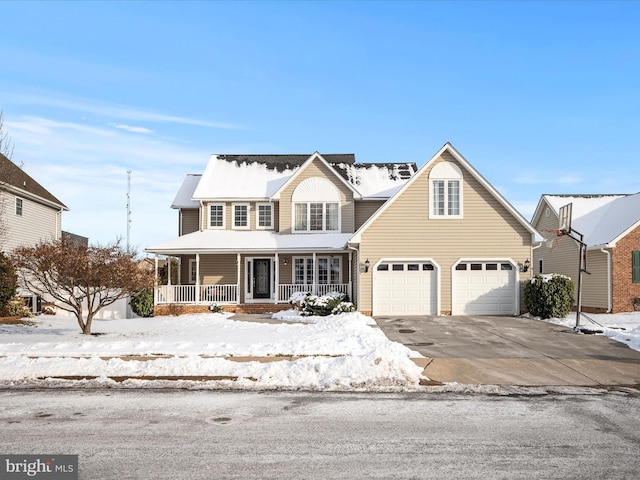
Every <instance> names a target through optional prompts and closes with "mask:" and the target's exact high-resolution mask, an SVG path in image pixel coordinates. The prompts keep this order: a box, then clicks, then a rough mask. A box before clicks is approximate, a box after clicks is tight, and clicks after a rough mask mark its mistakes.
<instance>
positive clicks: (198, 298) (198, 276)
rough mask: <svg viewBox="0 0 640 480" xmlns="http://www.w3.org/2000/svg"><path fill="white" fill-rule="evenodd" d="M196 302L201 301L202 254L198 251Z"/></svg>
mask: <svg viewBox="0 0 640 480" xmlns="http://www.w3.org/2000/svg"><path fill="white" fill-rule="evenodd" d="M195 299H196V303H200V254H199V253H196V296H195Z"/></svg>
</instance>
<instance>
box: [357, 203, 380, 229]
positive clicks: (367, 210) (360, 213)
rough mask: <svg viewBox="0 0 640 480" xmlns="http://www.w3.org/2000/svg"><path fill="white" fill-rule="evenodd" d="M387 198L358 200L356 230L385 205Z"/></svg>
mask: <svg viewBox="0 0 640 480" xmlns="http://www.w3.org/2000/svg"><path fill="white" fill-rule="evenodd" d="M385 201H386V200H366V201H365V200H358V201H356V202H355V230H358V229H359V228H360V227H361V226H362V225H364V223H365V222H366V221H367V220H369V219H370V218H371V216H372V215H373V214H374V213H376V211H377V210H378V209H379V208H380V207H381V206H382V205H384V203H385Z"/></svg>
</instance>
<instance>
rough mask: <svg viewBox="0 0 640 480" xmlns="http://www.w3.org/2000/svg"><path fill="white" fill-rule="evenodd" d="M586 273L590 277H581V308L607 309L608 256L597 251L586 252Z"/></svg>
mask: <svg viewBox="0 0 640 480" xmlns="http://www.w3.org/2000/svg"><path fill="white" fill-rule="evenodd" d="M587 271H588V272H589V273H590V274H591V275H583V276H582V284H583V287H582V306H583V307H590V308H597V309H601V308H604V309H607V308H608V305H609V286H608V282H607V278H608V275H609V273H608V272H609V259H608V256H607V255H606V254H605V253H604V252H602V251H599V250H589V251H587ZM576 280H577V278H576ZM576 285H577V284H576Z"/></svg>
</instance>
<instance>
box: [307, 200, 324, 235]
mask: <svg viewBox="0 0 640 480" xmlns="http://www.w3.org/2000/svg"><path fill="white" fill-rule="evenodd" d="M309 207H310V214H309V219H310V228H309V229H310V230H314V231H315V230H323V228H322V227H323V225H322V223H323V222H322V216H323V215H322V210H323V207H324V204H322V203H311V204H310V205H309Z"/></svg>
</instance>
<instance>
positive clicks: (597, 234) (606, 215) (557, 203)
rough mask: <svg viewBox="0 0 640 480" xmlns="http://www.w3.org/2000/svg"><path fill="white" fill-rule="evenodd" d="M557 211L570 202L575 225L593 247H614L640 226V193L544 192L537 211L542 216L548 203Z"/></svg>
mask: <svg viewBox="0 0 640 480" xmlns="http://www.w3.org/2000/svg"><path fill="white" fill-rule="evenodd" d="M545 203H546V204H547V205H549V207H551V208H552V209H553V211H554V213H555V214H556V216H557V215H558V214H559V211H560V208H561V207H563V206H564V205H567V204H569V203H571V204H573V205H572V208H571V212H572V219H571V226H572V228H573V229H574V230H575V231H577V232H579V233H581V234H582V235H583V241H584V242H585V243H586V244H587V245H588V246H589V247H591V248H594V247H605V246H606V247H614V246H615V244H616V242H617V241H618V240H620V239H621V238H622V237H624V236H625V235H626V234H627V233H629V232H630V231H631V230H633V229H634V228H636V227H637V226H639V225H640V193H635V194H631V195H629V194H604V195H584V194H583V195H548V194H547V195H542V196H541V197H540V202H538V207H537V208H536V211H535V213H534V216H533V219H534V220H535V219H536V218H538V217H539V216H540V215H541V212H542V208H543V206H544V204H545Z"/></svg>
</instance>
